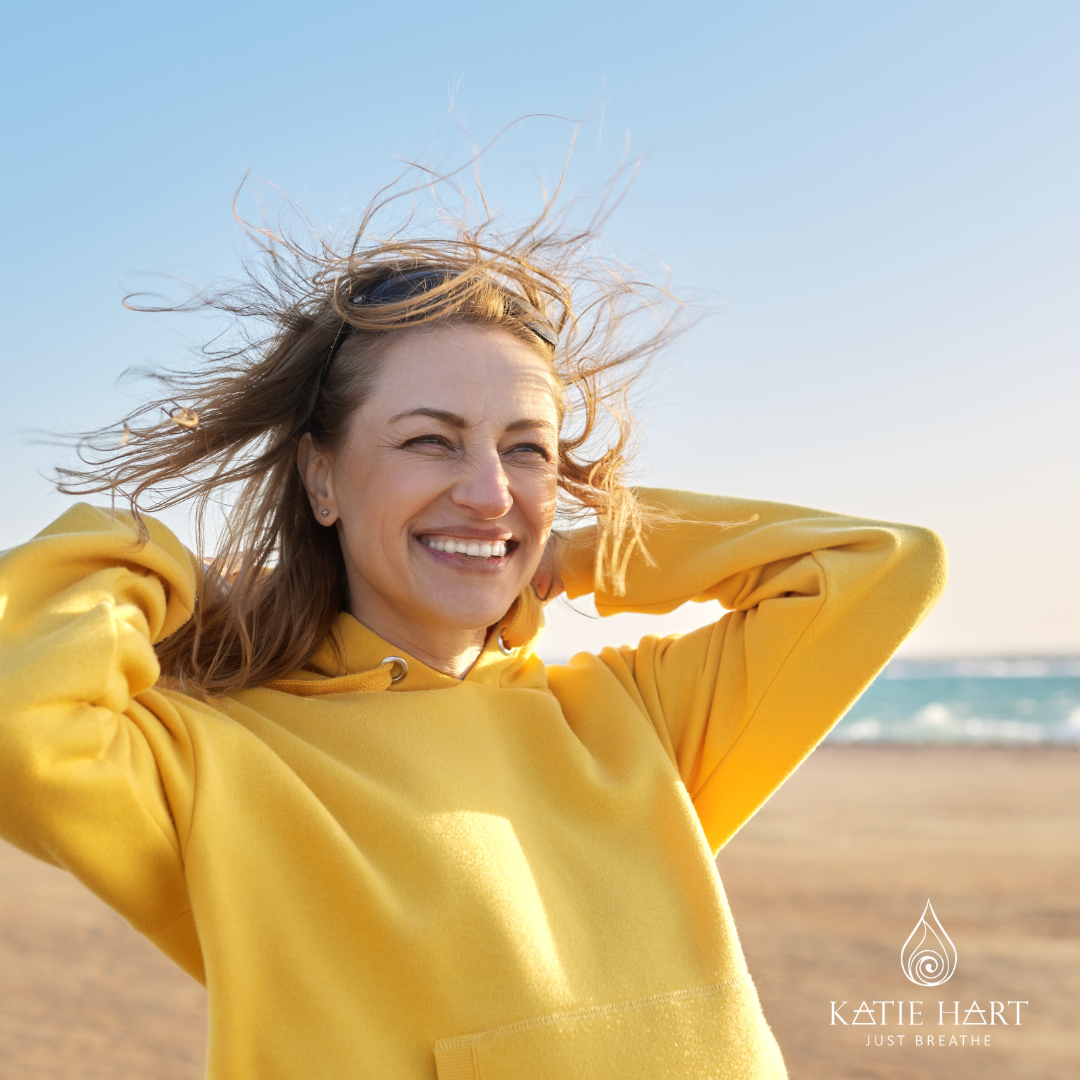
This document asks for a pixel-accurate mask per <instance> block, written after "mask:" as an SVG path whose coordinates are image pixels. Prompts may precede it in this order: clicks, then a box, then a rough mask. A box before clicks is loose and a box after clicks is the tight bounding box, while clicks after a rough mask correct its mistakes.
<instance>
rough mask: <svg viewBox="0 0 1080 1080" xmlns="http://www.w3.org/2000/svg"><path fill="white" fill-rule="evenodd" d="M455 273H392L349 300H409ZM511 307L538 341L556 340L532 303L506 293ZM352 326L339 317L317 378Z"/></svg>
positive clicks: (359, 303) (553, 343)
mask: <svg viewBox="0 0 1080 1080" xmlns="http://www.w3.org/2000/svg"><path fill="white" fill-rule="evenodd" d="M455 277H457V273H456V272H455V271H453V270H412V271H409V272H408V273H406V274H395V275H394V276H393V277H389V278H386V279H385V280H384V281H380V282H379V284H378V285H376V286H375V287H374V288H373V289H371V290H370V291H369V292H366V293H359V294H357V295H356V296H353V297H351V298H350V300H349V303H351V304H356V305H357V306H358V307H360V306H362V305H365V304H397V303H400V302H401V301H402V300H411V299H412V298H413V297H415V296H420V295H421V294H422V293H426V292H430V290H432V289H434V288H437V287H438V286H440V285H444V284H446V282H448V281H451V280H452V279H453V278H455ZM507 300H508V301H509V303H510V305H511V310H512V311H513V312H514V314H515V315H518V316H520V317H521V321H522V325H523V326H525V327H526V328H527V329H529V330H531V331H532V332H533V333H534V334H535V335H536V336H537V337H538V338H539V339H540V340H541V341H544V342H547V344H548V345H550V346H551V347H552V348H556V347H557V346H558V344H559V335H558V334H557V333H556V332H555V330H554V329H553V328H552V327H551V326H549V325H548V323H547V322H545V321H544V318H543V316H542V315H541V314H540V312H539V311H537V310H536V308H534V307H533V306H532V305H531V304H529V303H526V302H525V301H524V300H522V299H521V298H520V297H517V296H510V295H507ZM351 329H352V327H351V326H350V325H349V324H348V323H347V322H345V321H344V320H342V323H341V326H340V327H339V329H338V332H337V335H336V336H335V338H334V343H333V345H331V346H330V354H329V355H328V356H327V358H326V362H325V363H324V364H323V366H322V371H321V374H320V377H319V381H320V382H322V380H323V379H325V378H326V373H327V372H328V371H329V370H330V365H331V364H332V363H333V362H334V357H335V356H337V354H338V350H339V349H340V348H341V345H342V343H343V342H344V341H345V339H346V338H347V337H348V336H349V331H350V330H351Z"/></svg>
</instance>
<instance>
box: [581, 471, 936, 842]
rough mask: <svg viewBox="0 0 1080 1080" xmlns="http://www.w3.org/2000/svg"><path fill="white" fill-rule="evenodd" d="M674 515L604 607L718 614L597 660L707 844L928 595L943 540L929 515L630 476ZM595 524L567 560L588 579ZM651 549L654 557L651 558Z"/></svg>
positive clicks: (728, 826) (750, 806)
mask: <svg viewBox="0 0 1080 1080" xmlns="http://www.w3.org/2000/svg"><path fill="white" fill-rule="evenodd" d="M638 495H639V497H640V498H641V499H642V501H643V502H644V503H645V504H647V505H651V506H653V507H655V508H657V509H659V510H661V511H664V512H665V514H666V515H667V516H670V518H671V519H672V523H671V524H661V525H657V526H654V527H652V528H651V529H650V530H649V531H648V533H647V534H646V536H645V543H646V548H647V551H648V555H649V557H646V556H645V555H644V554H643V553H642V552H641V551H640V550H639V551H637V552H635V554H634V555H633V556H632V558H631V560H630V563H629V565H628V567H627V574H626V590H625V595H622V596H615V595H613V594H612V593H611V592H607V591H597V592H596V593H595V600H596V607H597V610H598V611H599V612H600V614H601V615H612V614H615V613H617V612H622V611H634V612H647V613H654V614H658V615H659V614H664V613H666V612H669V611H673V610H674V609H675V608H676V607H678V606H680V605H681V604H683V603H685V602H686V601H688V600H693V601H697V602H699V603H700V602H704V601H707V600H719V601H720V603H721V605H722V606H723V607H725V608H727V609H729V613H728V614H726V615H725V616H724V617H723V618H722V619H721V620H720V621H719V622H717V623H715V624H714V625H712V626H706V627H703V628H701V629H699V630H696V631H694V632H692V633H689V634H686V635H682V636H679V635H676V636H673V637H665V638H660V637H656V636H654V635H649V636H648V637H646V638H644V639H643V640H642V641H641V642H640V643H639V644H638V645H637V647H636V648H632V647H623V648H620V649H605V650H604V651H603V653H601V659H602V660H603V661H604V662H605V663H606V664H607V665H608V667H609V668H611V669H612V671H613V672H614V674H615V675H616V676H617V677H618V678H619V679H620V681H621V682H622V683H623V685H624V686H626V688H627V689H628V690H629V691H631V692H632V693H633V694H634V696H635V697H636V698H637V700H638V701H639V702H640V703H641V707H642V708H643V709H644V710H645V711H646V712H647V714H648V716H649V719H650V720H651V722H652V724H653V726H654V727H655V728H656V731H657V734H658V735H659V737H660V739H661V741H662V742H663V743H664V745H665V747H666V748H667V750H668V752H669V754H670V755H671V757H672V760H673V761H674V763H675V765H676V767H677V768H678V770H679V775H680V776H681V777H682V780H683V783H684V784H685V785H686V787H687V789H688V791H689V792H690V795H691V798H692V799H693V802H694V806H695V808H696V810H697V813H698V817H699V819H700V821H701V824H702V826H703V828H704V829H705V834H706V836H707V837H708V839H709V842H710V844H711V846H712V848H713V850H714V851H716V850H718V849H719V848H720V847H722V846H723V844H725V843H726V842H727V841H728V840H729V839H730V838H731V837H732V836H733V835H734V834H735V832H736V831H737V830H738V829H739V828H740V827H741V826H742V825H743V824H744V823H745V822H746V821H747V820H748V819H749V818H750V817H751V816H752V815H753V814H754V812H755V811H756V810H757V809H758V808H759V807H760V806H761V805H762V804H763V803H764V802H765V800H766V799H767V798H768V797H769V796H770V795H771V794H772V793H773V792H774V791H775V790H776V789H777V787H779V786H780V784H781V783H782V782H783V781H784V780H785V779H786V778H787V776H789V775H790V773H791V772H792V771H794V769H795V768H796V767H797V766H798V764H799V763H800V762H801V761H802V760H803V759H804V758H805V757H806V755H807V754H809V753H810V751H811V750H812V749H813V748H814V747H815V746H816V745H817V744H818V742H820V740H821V739H822V738H823V737H824V736H825V734H826V733H827V732H828V731H829V729H830V728H831V727H832V726H833V725H834V724H835V723H836V721H837V720H838V719H839V718H840V717H841V716H843V714H844V712H845V711H846V710H847V709H848V708H849V707H850V706H851V704H852V703H853V702H854V701H855V699H856V698H857V697H858V696H859V694H861V693H862V691H863V690H864V689H865V688H866V687H867V685H868V684H869V683H870V681H871V680H872V679H873V678H874V676H875V675H876V674H877V673H878V672H879V671H880V670H881V668H882V667H883V666H884V665H885V663H886V661H887V660H888V659H889V657H890V656H891V655H892V654H893V653H894V652H895V651H896V649H897V648H898V647H899V646H900V644H901V643H902V642H903V640H904V639H905V638H906V637H907V636H908V634H910V633H911V631H912V630H913V629H914V628H915V627H916V626H917V625H918V624H919V622H921V621H922V619H923V618H924V617H925V616H926V614H927V612H928V611H929V610H930V609H931V607H933V605H934V603H935V602H936V600H937V598H938V596H939V595H940V593H941V591H942V589H943V588H944V585H945V553H944V548H943V547H942V544H941V541H940V540H939V539H938V537H937V536H936V535H935V534H934V533H932V532H930V531H929V530H927V529H921V528H917V527H913V526H909V525H895V524H890V523H885V522H879V521H864V520H860V519H858V518H850V517H842V516H840V515H836V514H830V513H825V512H822V511H818V510H809V509H805V508H802V507H797V506H784V505H780V504H777V503H767V502H752V501H747V500H743V499H735V498H723V497H714V496H707V495H698V494H694V493H691V492H680V491H660V490H641V491H639V492H638ZM594 557H595V532H594V531H590V530H581V531H580V532H578V533H576V534H574V536H573V542H572V543H571V544H570V545H569V547H568V551H567V555H566V557H565V559H564V563H563V567H562V578H563V583H564V585H565V587H566V591H567V594H568V595H569V596H570V597H571V598H573V597H575V596H580V595H582V594H584V593H588V592H592V591H593V560H594ZM650 559H651V561H650Z"/></svg>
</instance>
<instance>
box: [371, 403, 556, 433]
mask: <svg viewBox="0 0 1080 1080" xmlns="http://www.w3.org/2000/svg"><path fill="white" fill-rule="evenodd" d="M410 416H430V417H431V418H432V419H433V420H440V421H441V422H442V423H444V424H447V425H449V426H450V427H452V428H457V429H458V430H459V431H466V430H468V429H469V428H471V427H472V426H473V425H472V424H470V423H469V421H468V420H466V419H465V417H464V416H459V415H458V414H457V413H452V412H448V411H447V410H446V409H429V408H427V407H426V406H423V405H422V406H420V407H419V408H417V409H409V411H408V412H402V413H398V414H397V415H396V416H391V417H390V423H391V424H396V423H397V422H398V421H399V420H406V419H408V418H409V417H410ZM527 428H547V429H548V430H549V431H554V430H555V425H554V424H552V423H551V421H550V420H540V419H535V418H533V417H524V418H522V419H521V420H514V421H513V422H512V423H509V424H507V425H506V428H505V430H506V431H524V430H525V429H527Z"/></svg>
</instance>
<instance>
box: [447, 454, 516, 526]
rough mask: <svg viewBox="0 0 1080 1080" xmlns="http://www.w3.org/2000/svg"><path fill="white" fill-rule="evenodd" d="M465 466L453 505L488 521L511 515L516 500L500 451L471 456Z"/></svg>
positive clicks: (453, 493) (455, 492) (454, 492)
mask: <svg viewBox="0 0 1080 1080" xmlns="http://www.w3.org/2000/svg"><path fill="white" fill-rule="evenodd" d="M463 466H464V467H463V468H462V471H461V474H460V475H459V477H458V478H457V482H456V483H455V484H454V486H453V489H452V490H451V493H450V494H451V498H452V499H453V501H454V504H455V505H456V506H460V507H462V508H463V509H466V510H469V511H470V512H471V513H473V514H475V515H477V516H478V517H480V518H483V519H485V520H487V519H491V518H500V517H502V516H503V514H506V513H508V512H509V510H510V507H511V506H513V505H514V498H513V496H512V495H511V494H510V479H509V477H508V476H507V475H506V469H505V468H504V467H503V460H502V457H501V456H500V455H499V451H498V448H497V447H495V446H491V447H486V448H484V449H483V450H482V451H480V452H476V453H472V454H469V455H468V457H467V458H466V460H465V462H464V463H463Z"/></svg>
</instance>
